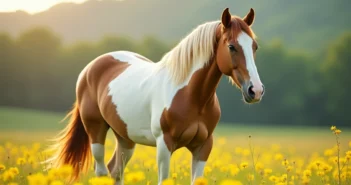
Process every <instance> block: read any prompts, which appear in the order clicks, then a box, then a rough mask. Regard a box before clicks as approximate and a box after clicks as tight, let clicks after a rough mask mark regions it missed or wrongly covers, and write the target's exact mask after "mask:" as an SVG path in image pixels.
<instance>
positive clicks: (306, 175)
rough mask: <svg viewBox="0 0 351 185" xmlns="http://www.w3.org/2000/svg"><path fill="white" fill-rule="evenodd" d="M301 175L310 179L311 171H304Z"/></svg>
mask: <svg viewBox="0 0 351 185" xmlns="http://www.w3.org/2000/svg"><path fill="white" fill-rule="evenodd" d="M303 175H304V176H305V177H311V170H305V171H303Z"/></svg>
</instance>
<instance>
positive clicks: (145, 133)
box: [127, 128, 156, 146]
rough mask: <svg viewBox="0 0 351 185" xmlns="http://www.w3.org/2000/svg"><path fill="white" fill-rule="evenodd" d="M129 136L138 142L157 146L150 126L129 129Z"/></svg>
mask: <svg viewBox="0 0 351 185" xmlns="http://www.w3.org/2000/svg"><path fill="white" fill-rule="evenodd" d="M127 131H128V137H129V138H130V139H131V140H132V141H134V142H135V143H138V144H143V145H148V146H156V140H155V137H154V136H153V135H152V133H151V129H150V128H147V129H146V128H143V129H140V128H138V129H136V128H134V129H128V128H127Z"/></svg>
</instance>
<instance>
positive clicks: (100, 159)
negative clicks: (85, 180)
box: [91, 143, 108, 176]
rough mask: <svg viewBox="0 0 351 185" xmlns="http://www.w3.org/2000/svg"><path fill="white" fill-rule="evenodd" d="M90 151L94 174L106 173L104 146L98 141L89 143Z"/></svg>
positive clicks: (101, 174) (102, 174)
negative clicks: (92, 158)
mask: <svg viewBox="0 0 351 185" xmlns="http://www.w3.org/2000/svg"><path fill="white" fill-rule="evenodd" d="M91 151H92V153H93V157H94V159H95V165H96V166H95V174H96V176H104V175H107V174H108V171H107V168H106V166H105V162H104V159H105V147H104V145H102V144H100V143H93V144H91Z"/></svg>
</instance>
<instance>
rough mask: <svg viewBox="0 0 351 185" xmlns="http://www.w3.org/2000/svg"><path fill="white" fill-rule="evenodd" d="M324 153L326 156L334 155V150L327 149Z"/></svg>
mask: <svg viewBox="0 0 351 185" xmlns="http://www.w3.org/2000/svg"><path fill="white" fill-rule="evenodd" d="M324 155H325V156H327V157H330V156H333V155H334V150H333V149H327V150H325V151H324Z"/></svg>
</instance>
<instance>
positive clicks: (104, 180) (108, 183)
mask: <svg viewBox="0 0 351 185" xmlns="http://www.w3.org/2000/svg"><path fill="white" fill-rule="evenodd" d="M114 183H115V182H114V180H113V179H112V178H110V177H106V176H101V177H93V178H91V179H89V184H90V185H101V184H103V185H114Z"/></svg>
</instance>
